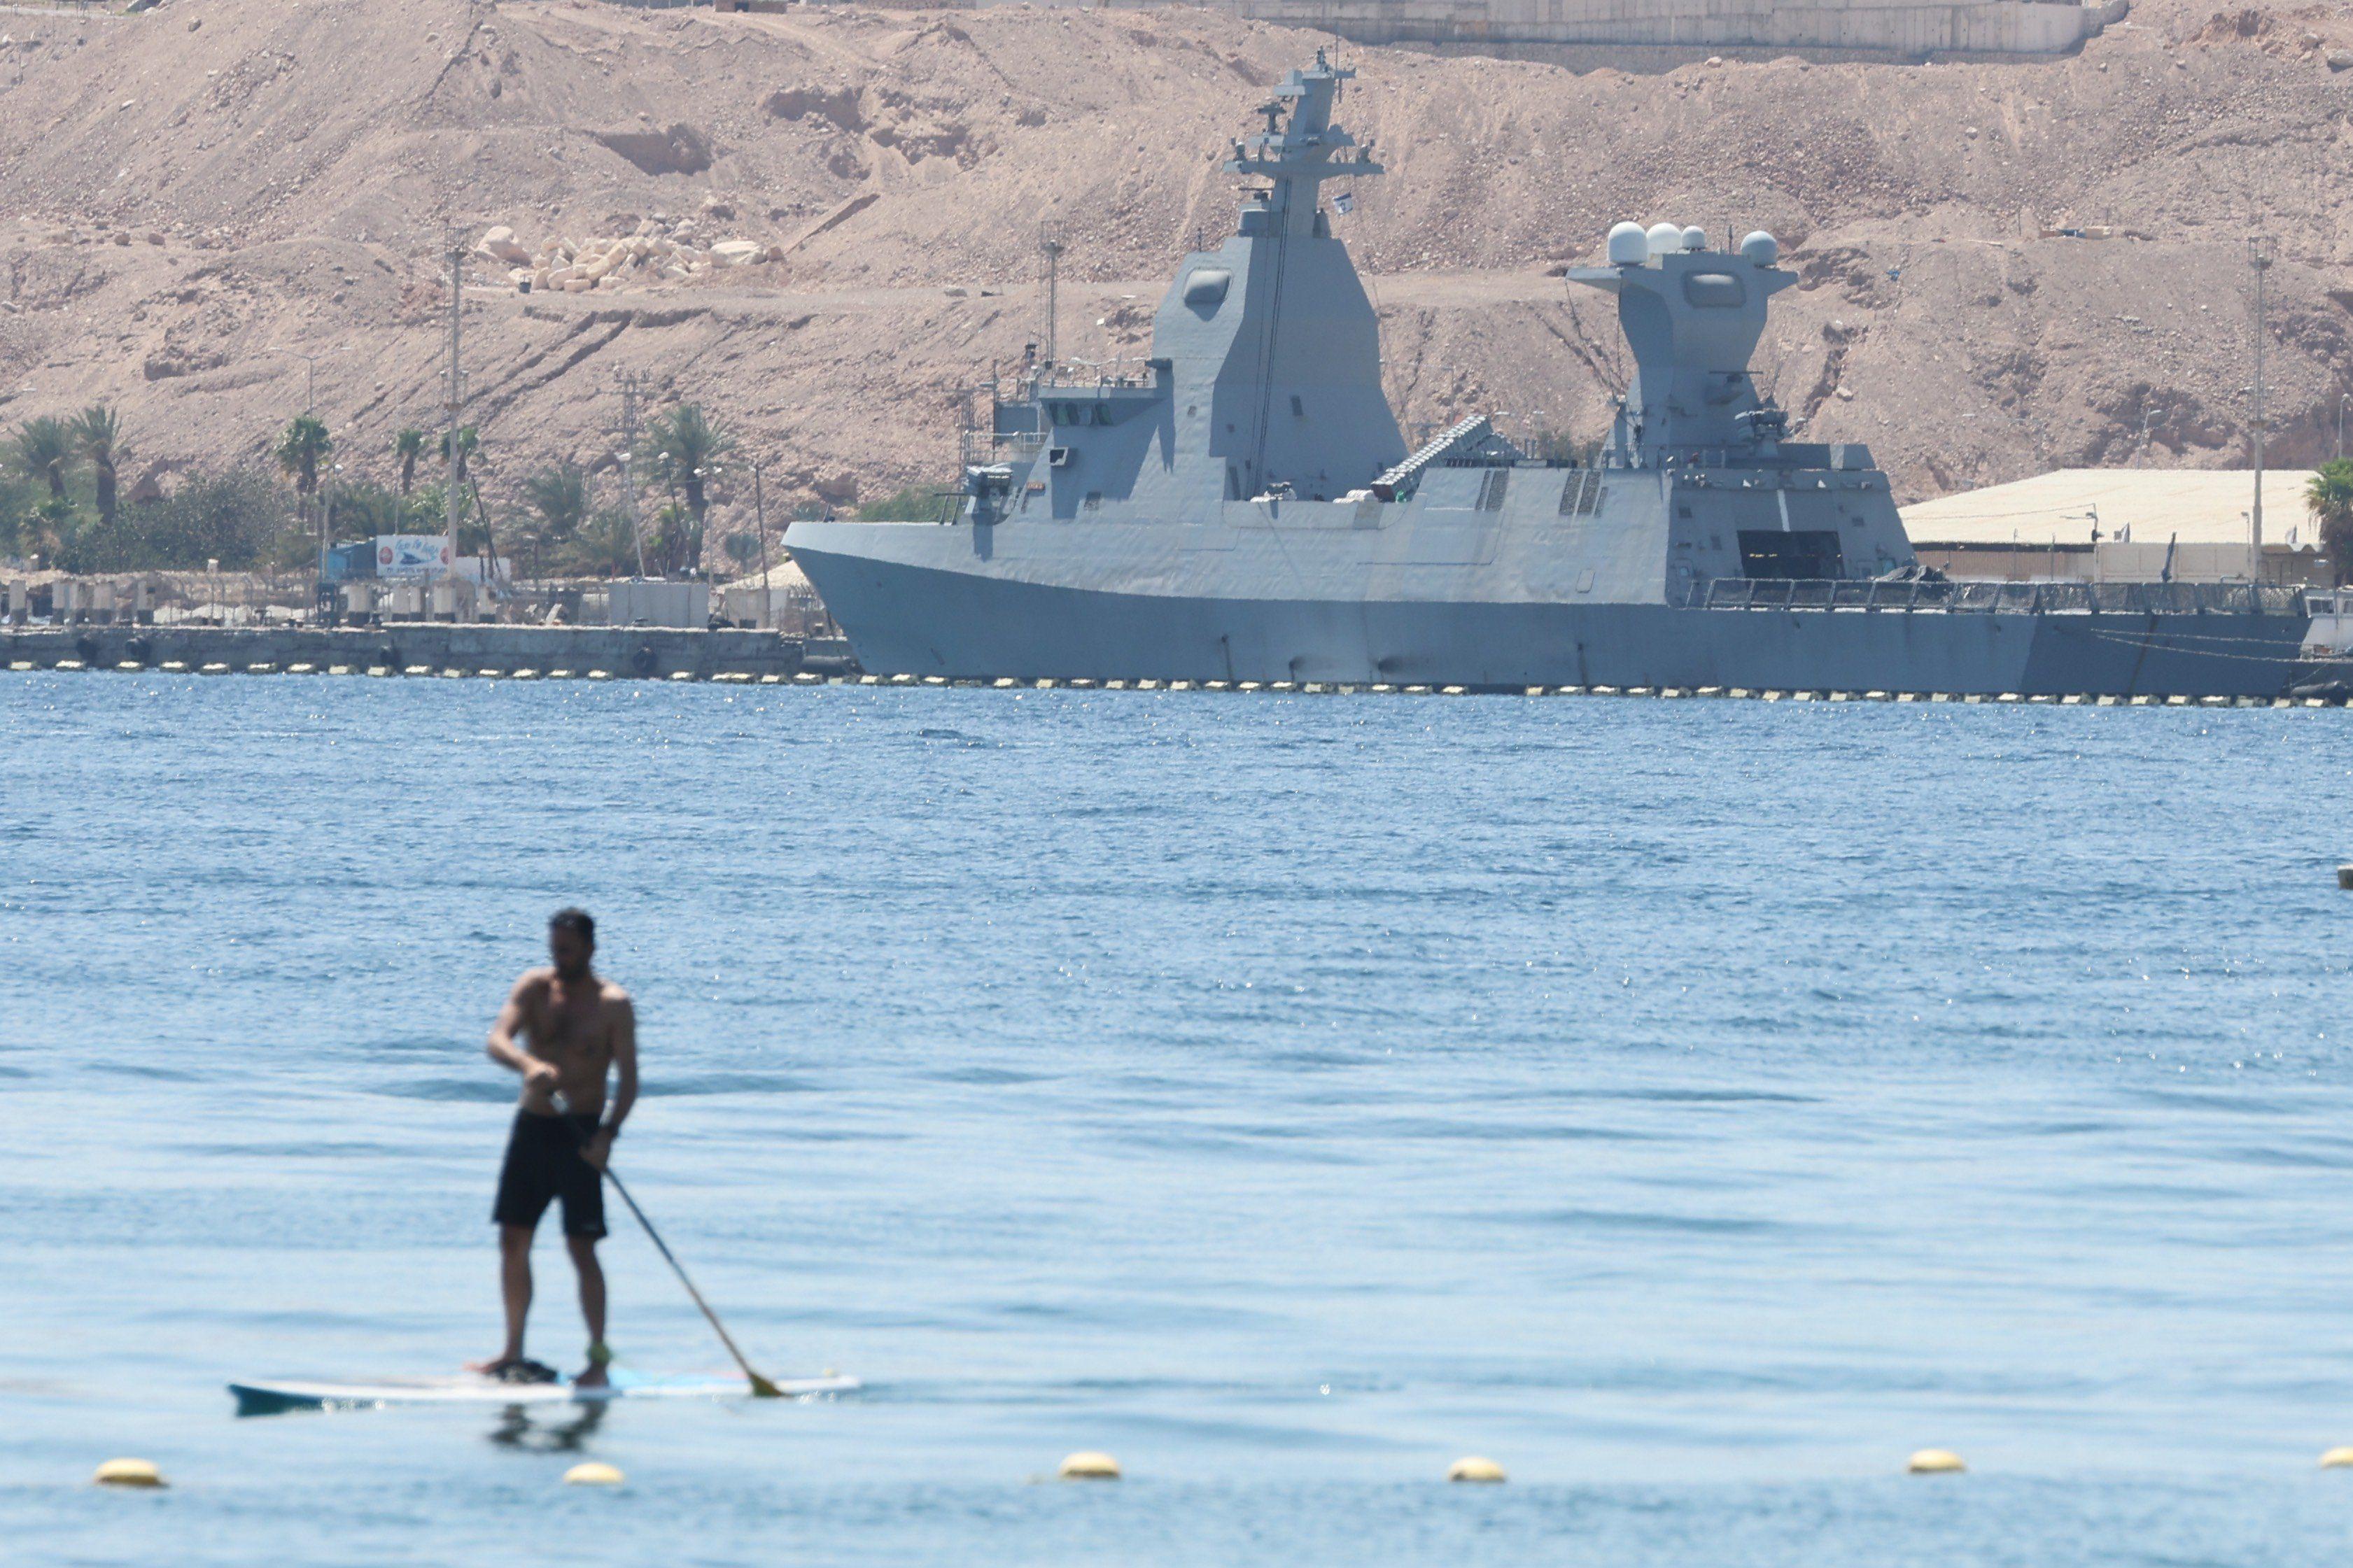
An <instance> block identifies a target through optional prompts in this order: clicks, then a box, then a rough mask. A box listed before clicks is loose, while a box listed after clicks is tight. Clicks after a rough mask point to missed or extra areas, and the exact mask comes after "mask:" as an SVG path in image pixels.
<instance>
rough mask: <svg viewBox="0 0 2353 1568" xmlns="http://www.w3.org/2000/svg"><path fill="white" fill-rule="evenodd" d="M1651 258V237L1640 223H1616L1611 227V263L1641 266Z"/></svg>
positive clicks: (1623, 265)
mask: <svg viewBox="0 0 2353 1568" xmlns="http://www.w3.org/2000/svg"><path fill="white" fill-rule="evenodd" d="M1650 258H1651V239H1650V237H1649V236H1648V235H1646V234H1644V233H1643V232H1642V226H1641V224H1639V223H1621V224H1614V225H1612V226H1610V229H1609V265H1610V266H1612V267H1639V266H1641V264H1642V263H1643V262H1645V261H1648V260H1649V259H1650Z"/></svg>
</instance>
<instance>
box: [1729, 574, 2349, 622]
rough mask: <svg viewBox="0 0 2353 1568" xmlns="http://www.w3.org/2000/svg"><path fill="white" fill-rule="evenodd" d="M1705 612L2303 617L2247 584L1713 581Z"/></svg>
mask: <svg viewBox="0 0 2353 1568" xmlns="http://www.w3.org/2000/svg"><path fill="white" fill-rule="evenodd" d="M1695 597H1696V600H1697V604H1698V605H1699V607H1700V608H1702V609H1708V610H1925V611H1932V612H1933V611H1947V612H1955V613H1960V614H1972V613H1974V614H1979V615H1993V614H1998V613H1999V614H2010V615H2055V614H2065V613H2070V612H2072V613H2075V614H2081V615H2121V616H2160V615H2162V616H2189V615H2240V616H2245V615H2256V616H2303V615H2307V614H2309V613H2311V612H2310V610H2309V608H2308V606H2307V604H2306V593H2305V590H2303V589H2302V588H2292V587H2281V586H2277V585H2274V584H2260V585H2258V584H2253V583H1973V582H1942V583H1936V582H1919V581H1916V580H1914V581H1903V582H1894V581H1883V580H1879V579H1874V578H1862V579H1840V578H1805V577H1717V578H1714V579H1712V580H1710V581H1709V582H1708V583H1707V584H1704V586H1703V588H1702V589H1701V591H1700V592H1699V594H1698V595H1696V596H1695Z"/></svg>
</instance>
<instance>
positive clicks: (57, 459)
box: [16, 417, 74, 500]
mask: <svg viewBox="0 0 2353 1568" xmlns="http://www.w3.org/2000/svg"><path fill="white" fill-rule="evenodd" d="M73 460H74V437H73V432H72V430H71V429H69V428H68V426H67V425H66V422H65V421H64V420H62V419H51V418H47V417H43V418H39V419H27V420H26V421H25V422H24V423H23V424H22V425H19V426H16V466H17V467H18V468H23V469H24V470H25V472H26V473H27V474H29V475H31V476H32V477H33V478H34V479H42V480H46V481H47V484H48V487H49V499H50V500H65V499H66V476H67V475H68V474H69V473H70V472H72V471H73Z"/></svg>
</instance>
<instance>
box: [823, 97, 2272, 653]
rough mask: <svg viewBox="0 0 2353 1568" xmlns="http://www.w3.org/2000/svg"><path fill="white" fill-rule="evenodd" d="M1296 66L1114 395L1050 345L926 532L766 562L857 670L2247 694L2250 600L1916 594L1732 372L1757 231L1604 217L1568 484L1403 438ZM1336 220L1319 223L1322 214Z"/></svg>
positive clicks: (1464, 427) (1494, 438) (1771, 262)
mask: <svg viewBox="0 0 2353 1568" xmlns="http://www.w3.org/2000/svg"><path fill="white" fill-rule="evenodd" d="M1353 75H1354V73H1353V72H1352V71H1349V70H1346V69H1344V68H1337V67H1335V66H1334V65H1333V64H1331V63H1330V62H1329V61H1328V60H1327V59H1326V58H1324V55H1323V54H1322V53H1320V52H1319V53H1318V55H1317V57H1316V60H1315V64H1314V67H1313V68H1308V69H1303V70H1293V71H1292V72H1291V73H1289V74H1288V76H1287V77H1286V78H1285V79H1283V81H1282V83H1281V85H1280V86H1279V87H1278V88H1277V89H1275V92H1274V95H1273V99H1272V101H1271V102H1269V103H1268V104H1267V105H1266V106H1265V107H1264V108H1263V109H1262V110H1261V111H1260V112H1261V113H1262V114H1263V115H1264V116H1265V117H1266V122H1265V129H1264V130H1263V131H1261V132H1256V133H1254V134H1251V135H1250V136H1248V137H1246V138H1243V139H1240V140H1237V141H1236V142H1233V143H1232V147H1231V156H1230V157H1229V159H1228V160H1227V161H1226V163H1225V167H1226V169H1227V170H1229V172H1231V173H1232V174H1238V175H1240V176H1242V178H1243V179H1244V180H1245V181H1246V182H1248V187H1247V189H1246V190H1245V192H1244V194H1243V197H1242V201H1241V205H1240V219H1239V222H1238V224H1237V225H1236V227H1235V231H1234V233H1233V235H1232V236H1231V237H1229V238H1228V239H1227V240H1226V241H1225V243H1224V244H1223V245H1222V246H1220V247H1219V248H1217V249H1215V250H1202V251H1195V252H1193V253H1191V254H1188V255H1187V257H1186V258H1185V259H1184V263H1183V265H1182V266H1181V267H1180V268H1178V269H1177V272H1176V279H1175V281H1174V282H1173V283H1172V284H1171V286H1170V288H1169V289H1168V292H1167V295H1166V298H1165V300H1163V301H1162V303H1161V305H1160V308H1159V310H1158V313H1157V315H1156V316H1155V320H1154V324H1153V336H1152V351H1151V354H1150V356H1149V357H1148V358H1146V359H1145V360H1144V361H1143V362H1142V363H1141V365H1140V367H1139V368H1137V369H1136V370H1135V371H1134V372H1133V373H1132V374H1126V373H1115V374H1101V373H1089V374H1079V373H1077V372H1076V371H1075V370H1074V369H1073V368H1071V367H1064V366H1060V365H1057V364H1055V363H1051V361H1052V356H1051V355H1050V354H1049V355H1048V356H1047V357H1046V358H1045V359H1044V360H1043V361H1035V360H1033V361H1032V363H1029V364H1028V365H1026V366H1025V367H1024V371H1023V374H1021V376H1020V377H1019V379H1018V382H1016V383H1015V384H1014V385H1013V386H1012V387H1011V388H1010V389H1009V395H1008V389H1005V388H1002V387H992V389H991V395H990V396H989V398H988V405H989V406H988V412H987V420H986V422H985V423H977V422H976V427H975V428H974V429H972V430H969V431H967V433H966V436H967V438H966V441H965V460H964V462H963V465H962V467H963V474H962V479H961V483H960V484H959V485H957V486H956V487H955V489H954V490H953V492H951V493H947V494H945V495H944V499H943V503H942V506H941V509H940V512H939V515H938V517H937V518H936V520H934V521H914V522H858V521H797V522H795V523H793V524H792V525H791V528H790V530H789V531H788V532H787V534H786V546H787V547H788V548H789V550H790V551H791V553H792V556H793V558H794V559H795V560H796V561H797V562H798V563H800V565H801V567H802V569H803V570H804V571H806V572H807V574H808V576H809V578H810V580H811V581H812V582H813V583H814V584H815V585H816V587H817V589H818V593H819V594H820V595H822V596H823V597H824V600H825V603H826V606H827V608H828V610H829V611H830V612H831V614H832V615H833V617H834V618H835V620H837V621H838V622H839V624H840V626H841V627H842V629H843V631H844V632H845V633H846V634H847V635H848V637H849V642H850V646H851V649H852V651H853V652H854V653H855V654H856V656H857V658H858V661H859V663H860V665H862V666H863V667H864V668H866V669H868V670H869V671H871V672H874V673H877V674H892V675H902V674H903V675H916V676H942V677H949V678H957V679H991V678H995V679H1004V678H1015V679H1103V680H1113V679H1117V680H1134V679H1152V680H1165V681H1179V680H1187V681H1198V682H1203V683H1209V682H1219V681H1224V682H1231V683H1234V684H1242V683H1246V682H1258V683H1261V684H1267V685H1274V684H1281V683H1285V682H1294V683H1301V684H1306V683H1314V682H1324V683H1336V684H1366V685H1380V684H1385V683H1386V684H1390V685H1399V686H1404V685H1424V686H1432V687H1450V686H1459V687H1463V688H1468V689H1514V690H1516V689H1527V688H1530V687H1560V686H1575V687H1587V688H1592V687H1611V688H1617V689H1641V688H1646V687H1647V688H1652V689H1666V688H1683V689H1705V688H1711V687H1713V688H1718V689H1744V688H1745V689H1758V690H1763V689H1788V690H1800V691H1802V690H1831V689H1841V690H1852V691H1858V692H1861V691H1872V690H1876V691H1886V692H1891V693H1896V692H1919V693H1936V692H1947V693H1957V694H1967V693H1984V694H1988V695H2000V694H2006V693H2014V694H2018V695H2022V696H2031V695H2062V694H2084V695H2090V694H2116V695H2119V696H2122V695H2131V694H2162V695H2177V694H2178V695H2185V696H2190V697H2205V696H2252V697H2272V696H2276V695H2279V694H2282V693H2283V692H2284V691H2285V690H2286V689H2287V688H2288V687H2289V685H2290V683H2291V682H2292V680H2293V679H2295V677H2294V675H2293V670H2294V668H2295V659H2296V656H2297V653H2298V649H2299V647H2300V645H2301V644H2302V642H2303V640H2304V637H2305V634H2306V627H2307V626H2308V625H2309V624H2310V617H2309V616H2308V615H2307V614H2306V608H2305V604H2304V600H2303V596H2302V595H2301V593H2300V592H2299V591H2297V590H2294V589H2287V588H2280V587H2274V586H2265V585H2258V584H2183V583H2171V582H2149V583H2100V584H2078V583H2068V584H2056V583H2053V584H2014V583H1992V582H1983V583H1979V582H1964V581H1951V580H1947V579H1945V578H1943V577H1942V576H1941V575H1940V574H1937V573H1936V572H1934V571H1924V570H1922V568H1921V567H1920V565H1919V563H1918V562H1917V561H1916V560H1915V557H1914V554H1913V552H1912V546H1911V542H1910V541H1909V540H1908V539H1907V538H1906V537H1905V531H1904V526H1903V523H1902V521H1901V520H1900V519H1899V518H1898V517H1897V515H1896V510H1895V505H1894V499H1893V497H1892V496H1891V495H1890V493H1889V489H1888V480H1887V476H1886V475H1885V474H1883V473H1882V472H1881V471H1880V469H1879V468H1877V466H1876V465H1875V464H1874V463H1873V460H1872V456H1871V452H1870V449H1869V448H1868V447H1865V446H1863V445H1862V444H1860V443H1854V442H1846V443H1838V442H1831V443H1820V442H1810V441H1799V440H1792V439H1790V438H1789V437H1790V433H1791V432H1790V420H1789V416H1788V413H1787V411H1786V410H1784V409H1782V408H1780V407H1778V406H1777V405H1775V403H1774V402H1773V400H1772V399H1771V398H1770V397H1769V396H1768V395H1766V394H1764V393H1762V392H1760V391H1759V389H1758V387H1757V384H1756V381H1755V379H1754V377H1753V376H1752V375H1751V374H1750V371H1749V368H1748V365H1749V359H1750V356H1751V354H1752V353H1753V352H1754V351H1755V349H1756V346H1757V340H1758V338H1759V336H1760V334H1761V333H1762V332H1763V331H1764V327H1765V323H1766V310H1767V301H1768V300H1770V299H1771V298H1772V296H1773V295H1774V294H1776V293H1778V292H1779V291H1780V290H1781V289H1786V288H1788V286H1789V285H1790V284H1792V283H1794V282H1795V281H1796V280H1797V277H1796V274H1794V273H1792V272H1790V271H1788V270H1785V269H1783V268H1780V267H1779V266H1778V261H1779V247H1778V245H1777V243H1776V242H1775V240H1774V238H1773V237H1771V236H1770V235H1768V234H1764V233H1756V234H1751V235H1749V236H1748V237H1746V238H1745V239H1743V240H1741V241H1740V242H1739V244H1738V245H1737V246H1736V247H1731V248H1728V249H1715V248H1711V247H1710V245H1709V240H1708V237H1707V235H1706V234H1705V233H1704V232H1703V231H1702V230H1700V229H1697V228H1683V227H1679V226H1674V225H1672V224H1660V225H1657V226H1652V227H1651V228H1649V229H1645V228H1644V227H1642V226H1641V225H1639V224H1632V223H1624V224H1620V225H1618V226H1616V227H1615V228H1613V229H1612V230H1610V232H1609V237H1608V241H1607V248H1606V252H1605V254H1606V257H1607V262H1606V264H1605V265H1602V266H1598V267H1587V268H1577V269H1574V270H1572V271H1571V272H1570V273H1569V274H1568V277H1569V279H1570V280H1571V281H1572V282H1574V283H1575V284H1577V285H1578V286H1582V287H1587V288H1592V289H1600V290H1602V291H1604V292H1606V293H1609V294H1612V295H1615V296H1616V299H1617V307H1618V316H1619V321H1620V327H1621V329H1622V330H1623V331H1624V333H1625V337H1626V341H1627V343H1628V345H1629V347H1630V349H1631V351H1632V355H1633V360H1634V363H1635V366H1636V373H1635V374H1634V376H1633V378H1632V381H1631V383H1630V386H1629V388H1628V390H1627V392H1626V394H1625V395H1624V396H1623V397H1622V398H1620V399H1619V400H1618V412H1617V414H1616V416H1615V420H1614V423H1613V426H1612V428H1611V430H1610V432H1609V437H1608V439H1607V441H1606V443H1605V444H1604V445H1603V446H1602V447H1600V449H1599V454H1598V456H1597V457H1595V458H1593V459H1592V460H1591V461H1589V462H1577V461H1573V460H1565V459H1559V458H1546V457H1541V456H1536V455H1534V454H1532V453H1530V452H1528V451H1525V450H1524V449H1522V448H1521V447H1519V446H1517V445H1515V444H1514V442H1512V441H1511V440H1509V439H1507V438H1506V437H1505V436H1504V433H1503V432H1502V431H1501V430H1499V429H1498V428H1496V426H1495V425H1494V424H1493V421H1492V419H1490V418H1488V417H1485V416H1479V417H1472V418H1469V419H1465V420H1462V421H1461V423H1459V424H1457V425H1455V426H1452V427H1451V428H1449V429H1446V430H1444V431H1442V432H1440V434H1438V435H1437V436H1436V437H1434V438H1432V439H1430V440H1429V441H1427V442H1425V443H1423V444H1422V445H1421V446H1419V447H1418V448H1415V449H1411V450H1409V449H1408V445H1407V442H1406V439H1405V437H1404V436H1403V434H1402V433H1401V431H1400V430H1399V427H1398V421H1397V418H1396V416H1395V415H1394V413H1393V412H1392V411H1391V410H1390V407H1389V405H1388V399H1387V397H1386V395H1384V393H1383V391H1382V388H1381V374H1380V371H1381V363H1380V335H1379V325H1378V322H1377V319H1376V317H1375V314H1374V311H1373V308H1372V305H1371V302H1370V301H1369V300H1367V299H1366V293H1365V289H1364V287H1363V284H1362V283H1361V282H1360V281H1359V279H1358V278H1357V275H1356V268H1355V266H1354V264H1353V263H1352V262H1351V261H1350V259H1349V257H1348V253H1347V249H1346V247H1345V245H1344V244H1343V243H1342V242H1341V240H1340V239H1339V238H1338V237H1335V235H1334V233H1333V231H1332V215H1331V210H1330V209H1329V208H1327V207H1326V205H1324V200H1323V187H1324V184H1325V183H1326V182H1328V181H1334V180H1355V179H1361V178H1366V177H1369V176H1372V175H1376V174H1379V173H1380V172H1381V165H1380V163H1378V162H1377V160H1376V158H1375V155H1374V154H1375V149H1374V147H1373V145H1372V143H1371V142H1370V141H1369V140H1367V141H1364V142H1359V141H1358V140H1357V139H1356V137H1354V136H1352V135H1350V134H1349V133H1348V132H1346V131H1345V130H1344V129H1343V128H1342V127H1341V126H1339V125H1338V124H1335V122H1334V120H1333V111H1334V109H1335V105H1336V104H1337V102H1338V99H1339V93H1340V89H1341V86H1342V84H1343V83H1344V82H1345V81H1346V80H1347V79H1349V78H1350V77H1351V76H1353ZM1335 205H1338V206H1340V207H1341V208H1342V209H1343V210H1345V205H1346V204H1345V203H1342V202H1335Z"/></svg>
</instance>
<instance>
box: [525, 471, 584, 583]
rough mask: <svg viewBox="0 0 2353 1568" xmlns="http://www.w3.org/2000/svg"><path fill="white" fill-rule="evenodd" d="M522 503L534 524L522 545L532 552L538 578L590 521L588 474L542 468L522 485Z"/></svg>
mask: <svg viewBox="0 0 2353 1568" xmlns="http://www.w3.org/2000/svg"><path fill="white" fill-rule="evenodd" d="M522 499H523V503H524V504H525V505H526V506H528V507H530V508H531V521H529V522H528V523H527V524H525V525H524V528H523V542H524V544H525V545H526V547H527V548H529V550H530V551H531V557H532V564H531V569H532V572H533V575H537V574H539V573H540V571H541V569H542V566H543V563H545V562H547V561H548V560H551V559H553V558H554V557H557V556H559V555H561V554H562V553H563V552H564V551H565V547H566V546H568V545H569V544H570V543H571V542H572V540H573V539H574V538H575V536H576V535H577V534H578V533H579V532H580V531H581V529H582V528H583V527H585V526H586V524H587V521H588V471H587V470H586V468H582V467H581V466H580V465H579V464H577V463H574V462H568V461H567V462H565V463H561V464H559V465H557V466H556V467H554V468H543V469H542V470H540V471H539V472H538V473H536V474H533V475H532V476H531V477H530V478H529V479H525V480H523V482H522Z"/></svg>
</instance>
